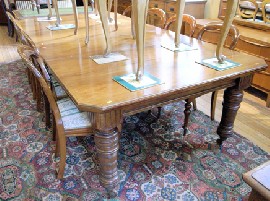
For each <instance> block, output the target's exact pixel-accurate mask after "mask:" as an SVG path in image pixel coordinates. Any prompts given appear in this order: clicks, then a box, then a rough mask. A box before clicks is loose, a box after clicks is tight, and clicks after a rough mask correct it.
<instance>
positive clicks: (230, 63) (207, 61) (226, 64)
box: [196, 57, 241, 71]
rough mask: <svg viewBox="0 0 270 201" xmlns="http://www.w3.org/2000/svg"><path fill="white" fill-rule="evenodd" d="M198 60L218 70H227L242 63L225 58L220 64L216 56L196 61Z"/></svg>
mask: <svg viewBox="0 0 270 201" xmlns="http://www.w3.org/2000/svg"><path fill="white" fill-rule="evenodd" d="M196 62H197V63H199V64H202V65H204V66H207V67H209V68H213V69H215V70H218V71H222V70H227V69H230V68H234V67H237V66H240V65H241V64H240V63H237V62H234V61H232V60H229V59H225V60H224V63H222V64H220V63H218V60H217V58H216V57H213V58H209V59H204V60H201V61H196Z"/></svg>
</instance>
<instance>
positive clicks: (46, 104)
mask: <svg viewBox="0 0 270 201" xmlns="http://www.w3.org/2000/svg"><path fill="white" fill-rule="evenodd" d="M43 100H44V113H45V124H46V127H47V128H50V127H51V118H50V117H51V109H50V103H49V101H48V99H47V96H46V95H43Z"/></svg>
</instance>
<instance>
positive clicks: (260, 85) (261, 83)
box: [194, 19, 270, 107]
mask: <svg viewBox="0 0 270 201" xmlns="http://www.w3.org/2000/svg"><path fill="white" fill-rule="evenodd" d="M217 20H218V19H197V20H196V23H197V25H196V30H195V33H194V37H197V35H198V32H199V30H200V29H201V28H202V26H204V25H205V24H207V23H209V22H213V21H217ZM235 26H236V27H237V28H238V29H239V33H240V37H239V41H238V43H237V45H236V48H235V49H236V50H239V51H241V52H246V53H248V54H252V55H256V56H258V57H261V58H263V59H264V60H265V61H266V63H267V64H268V68H267V69H266V70H264V71H262V72H259V73H255V74H254V77H253V80H252V84H251V86H253V87H255V88H257V89H259V90H261V91H263V92H265V93H266V94H267V98H266V106H267V107H270V37H269V35H270V30H268V31H263V30H257V29H254V28H250V27H245V26H241V25H235ZM217 37H218V35H217V34H216V33H206V34H205V36H204V39H205V40H206V41H208V42H212V41H214V40H216V39H217ZM227 44H228V43H227Z"/></svg>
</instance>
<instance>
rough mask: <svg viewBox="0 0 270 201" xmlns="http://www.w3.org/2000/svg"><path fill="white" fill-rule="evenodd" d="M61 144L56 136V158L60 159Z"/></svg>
mask: <svg viewBox="0 0 270 201" xmlns="http://www.w3.org/2000/svg"><path fill="white" fill-rule="evenodd" d="M59 147H60V144H59V139H58V135H56V140H55V157H59V156H60V148H59Z"/></svg>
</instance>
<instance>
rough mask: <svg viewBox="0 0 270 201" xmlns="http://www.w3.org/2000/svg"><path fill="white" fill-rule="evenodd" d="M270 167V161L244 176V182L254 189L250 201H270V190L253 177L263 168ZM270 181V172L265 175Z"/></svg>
mask: <svg viewBox="0 0 270 201" xmlns="http://www.w3.org/2000/svg"><path fill="white" fill-rule="evenodd" d="M266 166H270V161H268V162H266V163H264V164H262V165H260V166H258V167H256V168H255V169H253V170H250V171H249V172H247V173H244V174H243V180H244V181H245V182H246V183H247V184H248V185H249V186H250V187H251V188H252V191H251V194H250V196H249V199H248V200H249V201H258V200H260V201H270V190H269V189H267V188H266V187H265V186H263V185H262V184H260V183H259V182H258V181H257V180H255V179H254V178H253V177H252V174H253V173H254V172H256V171H258V170H260V169H261V168H263V167H266ZM265 177H268V178H269V180H270V172H269V173H267V174H266V175H265Z"/></svg>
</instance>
